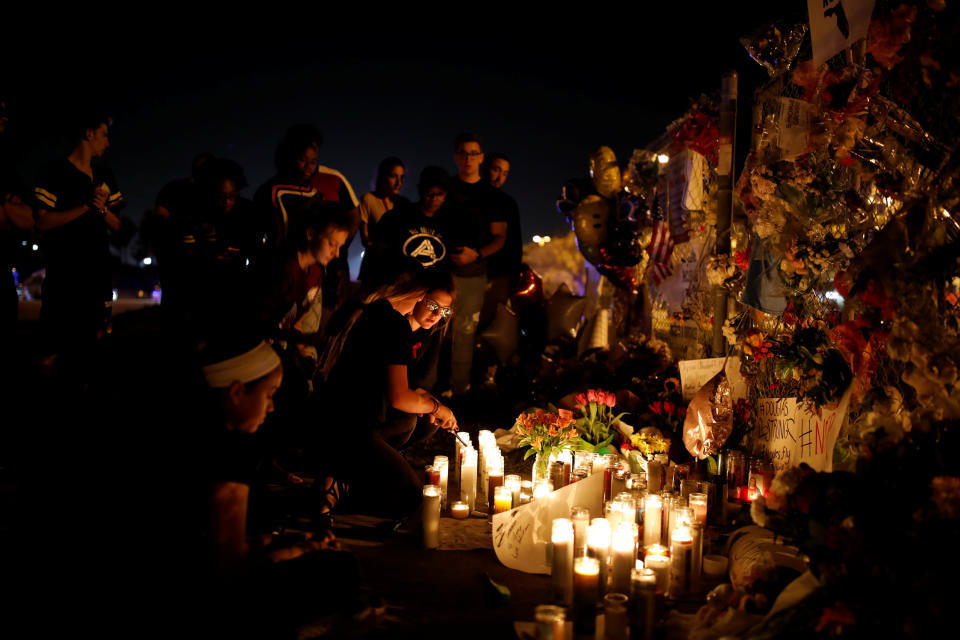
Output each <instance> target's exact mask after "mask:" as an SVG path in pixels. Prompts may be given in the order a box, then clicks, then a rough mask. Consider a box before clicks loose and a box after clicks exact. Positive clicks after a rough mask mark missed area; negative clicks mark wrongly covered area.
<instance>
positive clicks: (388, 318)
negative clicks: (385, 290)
mask: <svg viewBox="0 0 960 640" xmlns="http://www.w3.org/2000/svg"><path fill="white" fill-rule="evenodd" d="M412 339H413V333H412V331H411V329H410V323H409V321H408V320H407V319H406V318H405V317H403V315H401V314H400V313H399V312H398V311H396V310H395V309H394V308H393V306H392V305H391V304H390V303H389V302H388V301H387V300H376V301H374V302H371V303H370V304H368V305H367V306H366V307H365V308H364V310H363V313H362V314H361V315H360V317H359V318H358V319H357V321H356V322H355V323H354V325H353V328H352V329H351V330H350V333H349V334H348V335H347V339H346V343H345V344H344V347H343V351H342V352H341V353H340V357H339V358H338V359H337V363H336V364H335V365H334V367H333V369H332V370H331V371H330V376H329V377H328V379H327V384H326V386H325V387H324V396H325V398H326V402H325V403H324V404H325V405H326V406H325V407H324V408H325V409H326V410H327V411H329V412H330V414H331V417H334V418H335V419H336V420H337V421H339V422H341V423H342V422H347V423H349V424H351V425H355V426H356V427H358V428H363V429H371V428H376V427H377V426H379V425H381V424H383V422H384V421H385V420H386V415H387V406H388V404H389V399H388V397H387V366H388V365H392V364H394V365H404V366H409V364H410V355H411V352H412ZM344 426H345V425H343V424H341V425H339V426H335V427H334V428H336V429H338V430H342V429H343V427H344Z"/></svg>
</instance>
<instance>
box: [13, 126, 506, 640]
mask: <svg viewBox="0 0 960 640" xmlns="http://www.w3.org/2000/svg"><path fill="white" fill-rule="evenodd" d="M5 125H6V115H5V113H4V112H2V111H0V139H2V134H3V131H4V128H5ZM109 127H110V120H109V119H108V118H107V117H105V116H103V115H99V114H92V115H90V116H89V117H87V118H86V119H84V120H82V121H81V122H78V124H77V126H76V127H75V128H74V131H73V135H74V138H73V147H72V151H71V152H70V153H69V155H67V156H66V157H63V158H57V159H55V160H54V161H53V162H51V163H50V164H48V165H46V166H45V167H44V168H43V169H42V170H41V171H40V172H39V174H38V176H37V178H36V181H35V184H34V185H33V188H32V189H31V188H30V187H29V186H27V185H26V184H25V182H24V181H22V180H20V179H18V177H17V168H16V162H14V161H13V159H11V157H10V154H8V153H6V152H5V153H4V154H3V158H2V160H3V162H2V167H0V170H2V175H0V188H2V190H3V193H2V207H0V231H2V233H3V237H4V241H5V243H9V241H11V239H12V238H14V237H15V236H16V234H18V233H19V234H22V233H33V234H36V237H37V238H38V239H37V242H38V243H39V244H40V246H41V248H42V252H43V256H44V260H45V268H46V274H45V278H44V281H43V289H42V307H41V318H40V327H41V329H42V335H43V337H44V341H43V344H44V348H43V349H44V353H43V356H44V357H43V359H42V365H43V366H42V368H41V369H40V371H41V375H40V377H39V378H38V380H39V381H40V385H41V391H40V392H39V395H40V396H42V397H43V398H45V399H52V398H56V400H57V401H56V402H53V403H50V404H49V405H45V406H44V407H42V408H41V409H38V410H37V411H38V413H39V414H42V418H39V419H37V420H36V424H37V425H41V426H40V427H39V428H38V429H37V430H36V431H34V432H33V433H32V436H31V437H28V438H25V440H26V441H31V440H32V444H33V445H34V446H32V447H31V446H24V447H23V449H22V453H23V456H22V459H21V463H22V465H23V467H22V468H23V471H24V478H31V477H32V478H33V479H34V480H36V482H35V483H34V484H32V485H31V486H32V488H33V490H34V492H35V493H36V497H40V496H42V497H43V498H44V500H38V501H37V502H33V503H31V502H30V501H29V500H25V501H24V504H25V505H33V507H25V509H24V514H23V517H22V519H21V521H20V522H19V525H21V526H20V527H19V528H18V534H19V535H20V536H21V538H20V542H22V543H23V544H24V545H26V546H31V544H36V539H35V538H36V536H32V534H31V532H30V531H31V529H30V527H27V526H23V525H24V524H25V523H27V522H29V521H31V520H32V519H37V520H43V519H44V518H45V517H46V516H45V515H40V514H39V512H41V511H42V512H44V514H46V513H47V512H48V511H47V510H48V509H49V508H50V507H51V503H50V502H49V501H45V500H47V499H49V497H50V496H51V495H53V496H56V500H55V502H56V503H62V506H63V509H64V511H65V512H66V513H67V514H73V515H75V516H76V517H77V518H78V519H80V520H82V521H89V518H91V514H97V515H98V516H100V517H102V520H101V521H100V523H99V525H100V526H99V529H98V530H102V529H103V527H105V526H107V523H109V524H112V525H114V526H116V527H118V528H121V529H123V528H130V527H138V526H144V530H145V531H149V532H151V535H149V536H145V537H146V538H148V539H149V541H150V543H151V544H153V545H156V546H157V547H158V548H156V549H153V550H152V552H151V554H150V555H149V557H148V558H146V559H140V560H139V561H138V562H137V563H136V568H137V571H145V572H146V573H145V574H143V575H151V574H150V573H149V571H147V567H146V565H151V566H152V568H153V569H155V570H157V571H158V572H165V573H169V572H170V571H171V570H172V568H173V567H176V568H178V569H180V570H182V571H184V572H185V573H184V575H190V576H195V577H196V576H198V577H197V581H196V582H195V585H194V586H193V587H191V589H194V588H195V589H197V590H202V589H203V588H210V589H213V590H214V591H215V592H216V593H218V594H219V599H218V601H217V602H218V604H217V605H216V606H214V607H207V608H206V609H205V615H206V616H207V618H206V619H207V620H209V621H210V622H211V624H216V625H221V628H226V627H222V625H224V624H226V625H227V627H229V628H231V629H234V630H236V631H237V632H238V633H239V632H240V631H244V632H250V631H251V630H253V629H256V630H257V632H256V633H258V634H261V635H260V637H275V636H276V635H278V634H279V633H280V631H278V630H289V628H290V627H291V625H296V624H298V623H301V622H303V620H304V619H305V616H307V617H309V616H310V615H318V614H322V613H328V612H330V611H338V610H339V611H343V610H348V609H349V608H350V607H351V606H356V601H355V596H356V593H357V588H358V584H359V579H358V576H357V567H356V563H355V562H354V561H353V560H352V558H351V557H350V556H349V554H346V553H345V552H343V551H341V550H340V549H339V545H338V543H337V541H336V539H335V537H334V536H333V533H332V527H331V514H332V513H335V512H336V511H337V510H338V509H342V508H344V507H348V508H353V509H358V510H362V511H363V512H365V513H373V514H375V515H381V516H384V517H386V518H387V520H386V522H385V524H386V526H385V527H383V528H382V531H383V533H384V534H385V535H389V532H390V531H393V530H395V529H396V528H397V527H398V526H399V525H400V524H401V523H403V522H404V521H405V520H406V519H408V518H410V516H412V515H413V514H415V513H416V512H417V509H418V508H419V505H420V499H421V493H422V491H421V490H422V482H423V478H422V471H420V470H415V469H413V468H412V467H411V466H410V464H409V463H408V462H407V461H406V459H405V458H404V457H403V456H402V454H401V453H400V452H401V450H402V449H403V447H404V446H407V445H409V444H410V443H412V442H418V441H421V440H424V439H426V438H429V437H430V436H432V435H433V434H434V433H436V432H437V430H439V429H446V430H450V431H456V430H457V426H458V425H457V419H456V416H455V415H454V412H453V411H452V410H451V408H450V407H449V406H448V405H450V404H454V405H455V400H453V401H452V400H450V399H449V398H456V397H457V396H460V395H462V394H466V393H467V392H468V391H469V390H470V383H471V371H472V368H473V362H472V359H473V354H474V346H475V345H474V342H475V335H476V332H477V328H478V326H479V327H482V326H483V324H484V323H486V322H489V321H490V320H491V319H492V316H493V312H494V311H495V310H496V305H497V304H498V303H505V302H506V300H507V298H508V296H509V293H510V291H511V286H512V283H513V280H514V279H515V278H516V277H517V274H518V273H519V269H520V254H521V240H520V237H521V236H520V229H519V212H518V208H517V205H516V202H515V201H514V200H513V199H512V198H511V197H510V196H508V195H507V194H505V193H504V192H503V191H502V190H501V187H502V186H503V184H504V181H505V180H506V179H507V175H508V173H509V169H510V163H509V159H508V158H507V156H506V155H504V154H501V153H495V154H489V155H487V156H485V154H484V151H483V147H482V144H481V140H480V138H479V137H478V136H477V135H476V134H472V133H464V134H460V135H458V136H457V137H456V139H455V141H454V145H453V159H454V162H455V165H456V168H457V171H456V174H455V175H453V176H451V175H450V174H448V172H447V171H446V170H445V169H444V168H442V167H441V166H429V167H426V168H425V169H423V171H422V172H421V173H420V176H419V181H418V184H417V194H418V200H417V201H416V202H411V201H409V200H407V199H406V198H404V197H403V196H402V195H400V193H401V189H402V187H403V184H404V180H405V177H406V170H405V166H404V164H403V162H402V161H401V160H400V159H399V158H397V157H389V158H386V159H385V160H384V161H383V162H381V163H380V165H379V167H378V168H377V176H376V181H375V186H374V188H373V190H372V191H370V192H368V193H365V194H363V195H362V196H361V197H360V198H359V200H358V199H357V198H356V196H355V194H354V192H353V190H352V188H351V186H350V184H349V182H348V181H347V180H346V178H345V177H344V176H343V175H341V174H340V173H339V172H337V171H336V170H333V169H330V168H328V167H324V166H321V165H320V164H319V161H320V149H321V145H322V137H321V134H320V132H319V131H318V130H317V129H316V128H315V127H313V126H310V125H297V126H293V127H291V128H290V129H289V130H288V131H287V132H286V135H285V136H284V137H283V139H282V140H281V141H280V143H279V144H278V146H277V149H276V155H275V164H276V175H275V176H274V177H272V178H270V179H269V180H268V181H267V182H266V183H264V184H263V185H261V186H260V187H259V188H258V189H256V191H255V194H254V196H253V198H252V199H247V198H245V197H243V196H242V195H240V192H241V191H242V190H243V189H244V188H245V187H246V186H247V181H246V177H245V175H244V171H243V168H242V167H241V166H239V165H238V164H237V163H235V162H233V161H231V160H229V159H226V158H218V157H214V156H213V155H211V154H200V155H197V156H196V157H195V159H194V161H193V166H192V170H191V175H190V176H189V177H187V178H184V179H182V180H178V181H175V182H172V183H170V184H168V185H166V186H165V187H163V189H162V190H161V191H160V193H159V194H158V196H157V198H156V206H155V208H154V209H153V211H152V212H151V213H150V215H149V217H148V218H147V219H146V220H144V221H143V224H142V232H143V234H144V235H145V236H146V237H147V238H148V239H149V241H150V243H151V246H152V247H153V251H154V253H155V255H156V258H157V262H158V266H159V273H160V285H161V288H162V293H163V295H162V303H161V305H159V307H153V308H147V309H144V310H142V311H138V312H134V313H128V314H123V315H118V316H111V303H112V286H111V264H112V261H111V259H110V248H109V246H110V236H111V234H117V233H121V232H122V230H123V229H124V227H125V223H124V221H123V220H122V218H121V216H120V215H119V214H120V211H121V209H122V207H123V204H124V196H123V195H122V191H121V189H120V186H119V185H118V184H117V182H116V180H115V179H114V177H113V174H112V173H111V172H110V171H109V169H108V168H107V165H106V164H105V163H104V162H103V161H102V159H103V156H104V154H105V152H106V151H107V149H108V147H109V136H110V128H109ZM358 232H359V235H360V242H362V243H363V247H364V257H363V263H362V267H361V269H360V273H359V283H355V282H351V280H350V274H349V269H348V266H347V264H346V258H345V254H346V248H347V247H348V246H349V244H350V242H351V240H352V239H353V237H354V236H355V235H357V233H358ZM10 274H11V269H10V265H9V264H6V263H5V265H4V278H5V280H4V282H3V286H4V296H5V297H4V302H5V306H4V308H3V314H4V316H3V321H4V327H3V329H4V331H5V335H11V332H12V330H13V323H15V322H16V309H17V305H16V290H15V288H14V286H13V282H12V280H10V279H9V276H10ZM447 329H449V330H447ZM108 409H109V410H108ZM84 420H89V421H93V423H96V424H98V425H99V426H98V428H97V429H96V430H95V431H92V432H91V431H84V432H82V433H77V432H75V431H70V432H68V430H67V429H66V426H65V425H68V424H76V423H77V422H78V421H79V422H81V423H83V421H84ZM134 425H135V426H134ZM51 436H53V437H54V438H55V442H56V445H54V446H52V447H50V446H48V444H47V443H49V440H48V438H50V437H51ZM41 440H42V441H43V442H44V443H45V444H44V445H42V446H41V445H38V442H39V441H41ZM118 449H122V450H123V452H122V454H120V455H117V453H116V452H117V450H118ZM353 450H357V451H359V450H362V451H363V452H364V464H363V465H358V464H356V463H355V462H354V461H353V459H352V458H351V456H349V455H345V452H348V451H353ZM40 451H43V453H38V452H40ZM58 451H59V452H60V456H62V458H61V457H58V454H57V453H56V452H58ZM37 458H41V459H42V458H48V459H47V460H45V461H41V462H39V463H38V460H37ZM51 458H54V459H57V462H59V463H62V467H59V468H61V469H62V471H61V472H60V473H58V474H53V475H55V476H57V477H58V478H60V479H62V478H61V477H60V474H61V473H62V474H75V475H73V477H72V482H73V488H72V489H71V490H70V491H67V492H66V494H65V493H64V490H63V487H62V486H60V485H59V484H58V483H57V481H55V480H52V479H51V478H50V477H49V476H48V477H44V478H36V477H33V476H35V474H36V470H37V467H38V466H39V467H41V468H42V467H43V466H44V465H46V466H47V467H49V466H50V464H51V461H50V459H51ZM34 463H38V464H34ZM125 473H126V474H130V476H129V477H133V478H137V479H138V481H137V484H138V486H137V487H136V488H133V487H130V486H127V485H126V484H125V483H124V482H122V481H120V482H118V474H125ZM32 474H33V475H32ZM121 477H122V476H121ZM25 482H26V480H25ZM277 485H279V486H281V487H283V488H284V490H283V491H280V492H279V493H278V492H277V491H276V490H273V491H269V490H268V489H267V487H268V486H273V487H274V488H275V487H276V486H277ZM105 486H110V487H111V489H109V490H105V489H104V488H103V487H105ZM93 487H99V489H97V490H96V496H97V497H96V499H93V500H89V501H86V503H83V502H82V501H81V502H80V503H78V502H76V501H74V500H73V499H72V498H74V497H75V495H74V494H76V493H77V492H80V491H82V490H83V488H87V489H92V488H93ZM44 489H47V490H48V491H44ZM28 493H30V492H29V491H28ZM277 496H283V497H282V498H279V497H277ZM290 500H294V501H297V502H298V504H299V505H300V506H302V507H305V509H306V512H307V513H309V514H310V515H311V519H310V523H311V524H310V526H309V527H308V529H309V530H308V531H303V530H301V529H302V527H301V529H298V531H297V533H296V534H295V535H293V534H291V533H290V532H289V531H288V530H287V529H288V525H289V523H288V522H285V521H284V518H285V517H287V516H288V515H289V513H290V509H289V501H290ZM118 503H122V504H124V505H125V507H124V510H122V511H121V512H118V511H117V509H118ZM80 504H82V505H83V506H82V507H81V506H80ZM40 505H42V506H40ZM121 513H122V515H120V514H121ZM62 516H63V514H60V517H62ZM140 518H142V519H143V520H142V521H141V520H140ZM146 521H149V524H147V523H146ZM40 537H41V538H43V536H40ZM90 537H92V533H91V536H90ZM136 539H137V536H134V540H136ZM142 542H143V540H140V541H139V542H137V543H142ZM131 544H135V543H134V542H131V541H129V540H128V541H126V542H125V543H124V544H119V545H117V546H116V547H111V548H110V551H108V552H106V554H105V555H104V556H101V558H100V560H99V561H98V562H99V563H100V569H101V570H102V569H103V566H105V564H108V563H107V562H106V560H104V558H107V557H112V558H113V561H114V562H115V564H116V566H123V565H125V563H124V562H120V561H119V557H120V556H122V555H123V554H122V552H121V551H119V550H118V549H124V550H125V551H129V549H126V548H125V547H127V546H129V545H131ZM94 546H95V547H96V548H101V549H102V548H103V547H104V545H103V544H102V543H98V544H95V545H94ZM172 550H176V553H175V554H174V553H173V551H172ZM173 556H175V558H173V559H172V560H171V558H172V557H173ZM161 558H162V559H163V561H162V562H161V560H160V559H161ZM47 562H49V563H51V565H56V566H59V567H63V566H72V565H80V566H82V567H83V568H84V569H90V566H88V562H87V561H86V559H85V560H84V561H79V560H78V558H76V557H74V556H72V555H71V554H70V553H63V554H57V553H54V554H52V556H51V557H50V558H48V559H47ZM161 567H163V569H162V571H161V569H160V568H161ZM129 570H130V568H129V567H126V566H124V568H123V570H122V571H120V572H121V573H123V574H124V575H126V573H127V572H128V571H129ZM31 575H35V574H34V573H33V572H32V571H31ZM317 576H322V579H319V580H318V579H317ZM280 584H282V585H284V586H283V587H282V588H280V589H278V588H277V585H280ZM191 592H192V591H191ZM198 593H199V591H198ZM211 612H214V615H212V617H211ZM216 612H220V613H222V614H223V615H218V614H216ZM264 633H266V634H267V635H262V634H264Z"/></svg>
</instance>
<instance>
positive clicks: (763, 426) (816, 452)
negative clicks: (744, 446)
mask: <svg viewBox="0 0 960 640" xmlns="http://www.w3.org/2000/svg"><path fill="white" fill-rule="evenodd" d="M849 403H850V392H849V391H847V393H845V394H844V395H843V398H842V399H841V400H840V402H839V403H838V404H837V406H836V407H834V408H832V409H831V408H827V407H821V410H820V415H817V413H816V412H814V411H810V410H809V409H807V408H806V406H805V405H803V404H802V403H799V402H797V399H796V398H760V399H759V400H758V401H757V403H756V407H755V409H756V423H755V424H756V430H755V431H754V437H755V439H756V441H757V442H759V443H760V446H761V447H762V448H763V450H764V451H766V452H767V454H768V455H769V456H770V459H771V461H772V462H773V468H774V469H775V470H776V471H780V470H781V469H786V468H788V467H795V466H797V465H798V464H800V463H801V462H805V463H807V464H808V465H810V466H811V467H813V469H815V470H816V471H833V445H835V444H836V442H837V436H839V435H840V429H841V427H843V421H844V420H846V418H847V405H848V404H849Z"/></svg>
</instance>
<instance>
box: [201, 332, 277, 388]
mask: <svg viewBox="0 0 960 640" xmlns="http://www.w3.org/2000/svg"><path fill="white" fill-rule="evenodd" d="M279 366H280V356H278V355H277V352H276V351H274V350H273V347H271V346H270V345H268V344H267V343H266V342H261V343H260V344H258V345H257V346H255V347H254V348H253V349H251V350H250V351H247V352H246V353H242V354H240V355H239V356H236V357H233V358H230V359H228V360H223V361H222V362H214V363H213V364H208V365H207V366H205V367H204V368H203V377H205V378H206V379H207V384H208V385H209V386H211V387H213V388H215V389H223V388H225V387H229V386H230V385H231V384H233V383H234V382H238V381H239V382H243V383H247V382H253V381H254V380H257V379H258V378H262V377H263V376H265V375H267V374H268V373H270V372H271V371H273V370H274V369H276V368H277V367H279Z"/></svg>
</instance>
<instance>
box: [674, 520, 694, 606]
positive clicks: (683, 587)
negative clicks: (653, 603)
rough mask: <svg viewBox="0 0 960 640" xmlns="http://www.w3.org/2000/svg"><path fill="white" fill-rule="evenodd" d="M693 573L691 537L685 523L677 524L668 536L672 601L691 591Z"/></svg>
mask: <svg viewBox="0 0 960 640" xmlns="http://www.w3.org/2000/svg"><path fill="white" fill-rule="evenodd" d="M692 571H693V536H692V535H691V533H690V527H688V526H687V524H686V523H680V524H677V526H676V528H674V530H673V532H672V533H671V534H670V588H669V592H668V593H669V596H670V597H671V598H673V599H674V600H676V599H678V598H681V597H683V596H685V595H687V594H688V593H690V591H691V576H692Z"/></svg>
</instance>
